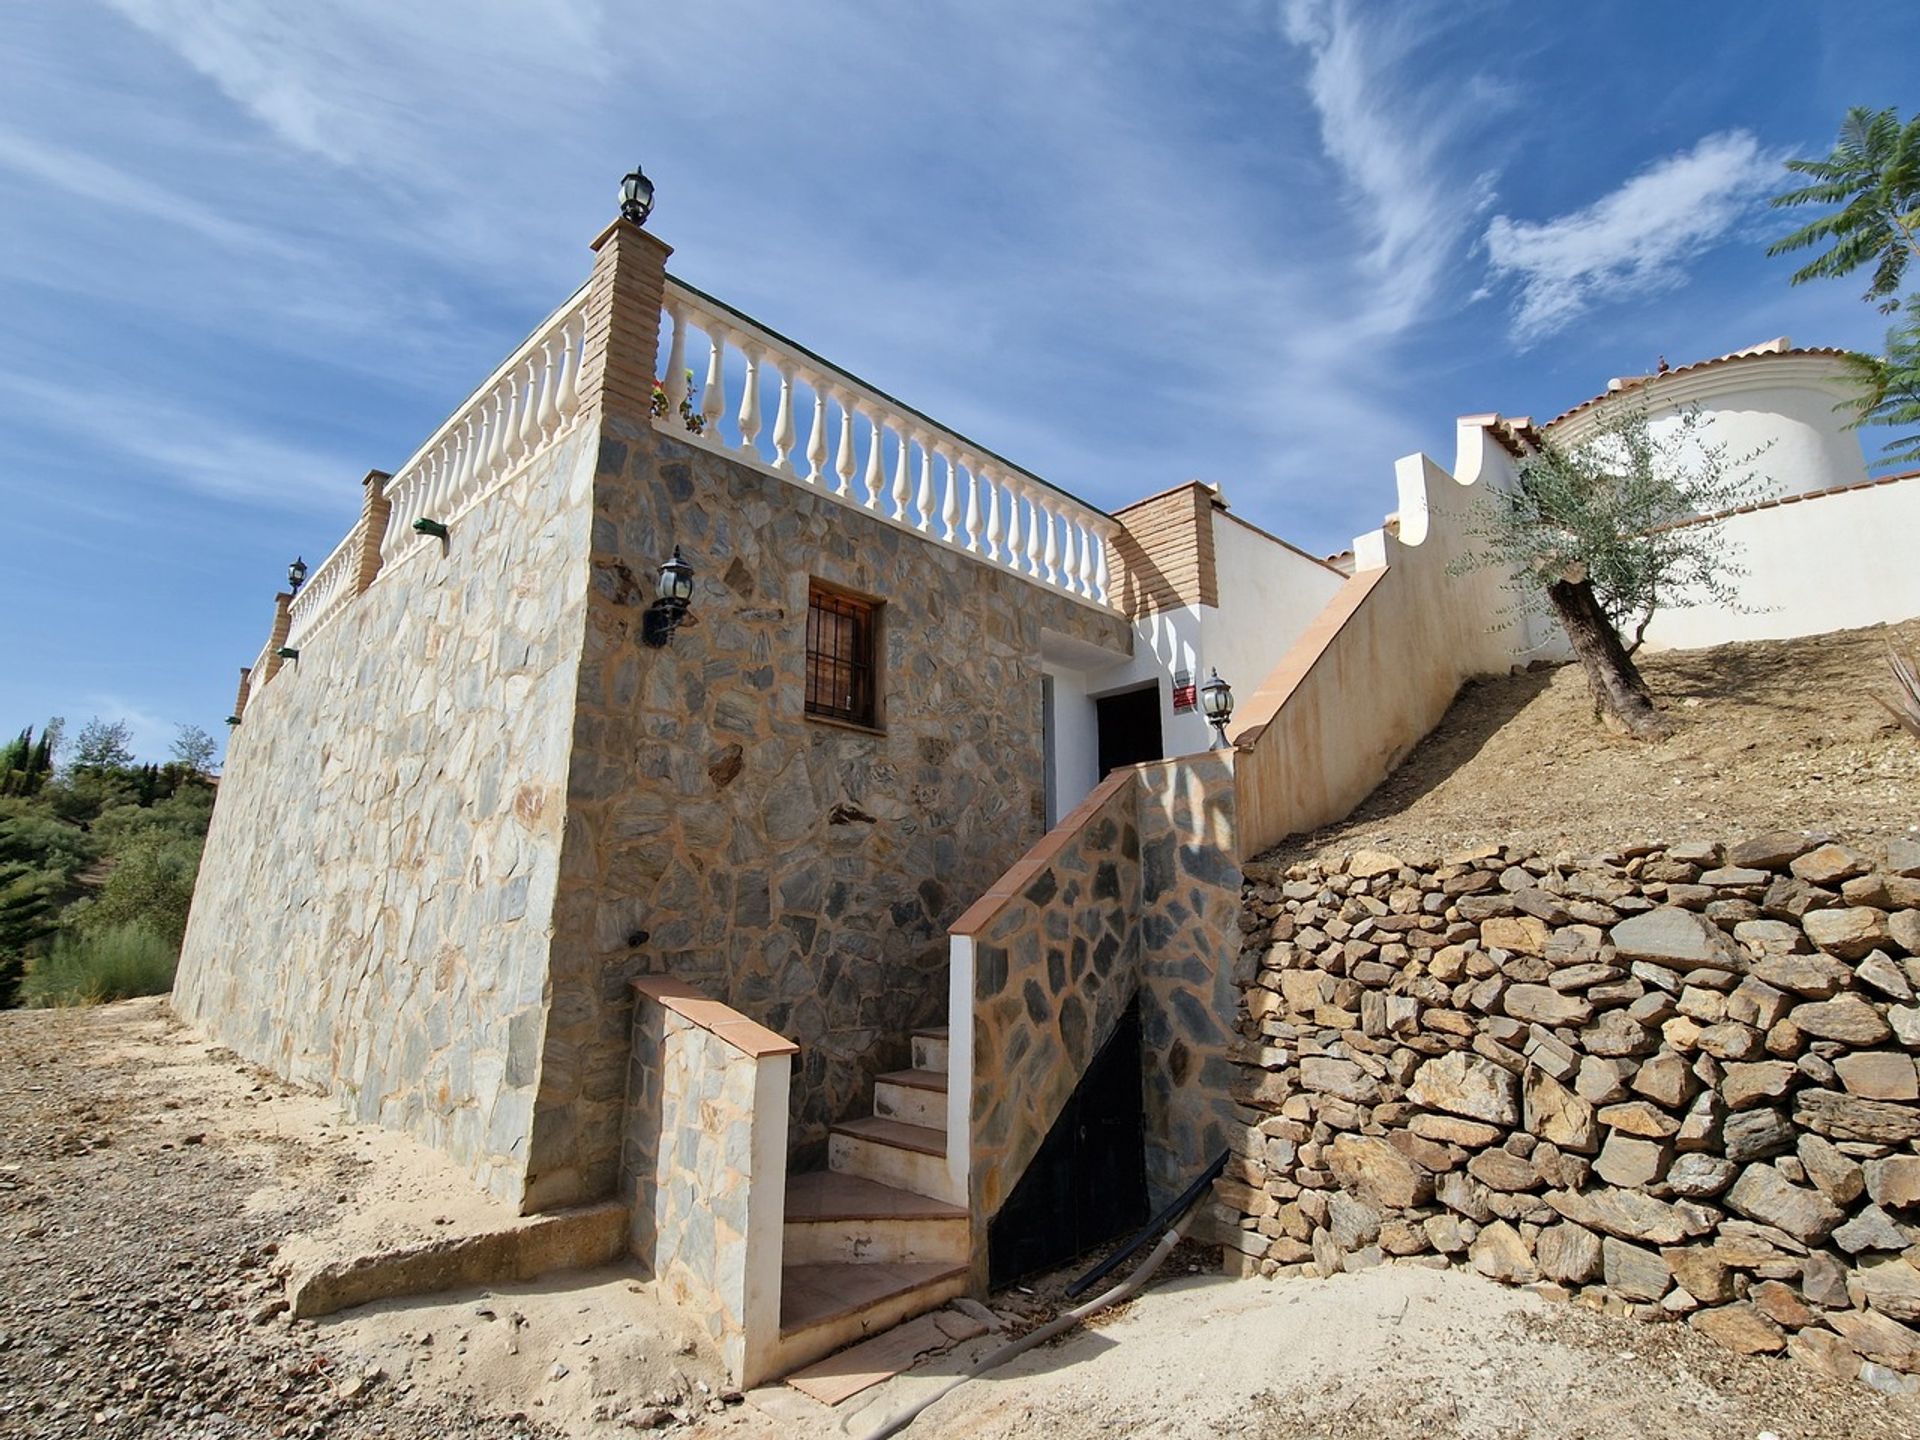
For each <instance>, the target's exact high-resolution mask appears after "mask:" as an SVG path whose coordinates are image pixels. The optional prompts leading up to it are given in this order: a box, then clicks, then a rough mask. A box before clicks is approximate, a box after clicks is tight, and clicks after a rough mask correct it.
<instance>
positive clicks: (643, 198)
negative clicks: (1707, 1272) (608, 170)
mask: <svg viewBox="0 0 1920 1440" xmlns="http://www.w3.org/2000/svg"><path fill="white" fill-rule="evenodd" d="M652 213H653V181H651V180H649V179H648V178H647V172H646V171H644V170H642V169H641V168H640V167H639V166H638V165H636V166H634V167H633V169H631V170H629V171H628V172H627V173H626V176H625V178H624V179H622V180H621V182H620V218H621V219H622V220H631V221H632V222H633V223H634V224H636V225H644V224H646V223H647V216H649V215H651V214H652Z"/></svg>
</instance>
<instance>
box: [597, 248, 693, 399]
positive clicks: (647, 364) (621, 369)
mask: <svg viewBox="0 0 1920 1440" xmlns="http://www.w3.org/2000/svg"><path fill="white" fill-rule="evenodd" d="M593 249H594V254H595V257H596V258H595V259H594V262H593V275H592V277H591V278H590V279H589V280H588V281H587V337H586V348H585V350H584V352H583V353H582V355H581V359H580V408H581V410H582V411H595V410H598V412H599V413H601V414H603V415H604V414H613V413H617V414H621V415H624V416H626V417H627V418H628V419H630V420H632V421H634V422H636V423H650V418H649V417H651V415H652V413H653V382H654V379H655V378H656V377H655V375H654V362H655V360H656V359H657V358H658V354H659V347H660V303H661V301H662V299H663V298H664V297H665V293H666V283H667V257H668V256H669V255H671V254H672V253H673V247H672V246H671V245H668V244H667V243H666V242H665V241H663V240H661V239H659V238H658V237H656V236H653V235H650V234H648V233H647V232H646V231H645V230H642V229H641V228H640V227H639V226H638V225H635V224H634V223H633V222H632V221H630V220H616V221H614V222H613V224H611V225H609V226H608V227H607V228H606V229H605V230H602V231H601V232H600V235H599V238H598V239H596V240H595V241H594V242H593Z"/></svg>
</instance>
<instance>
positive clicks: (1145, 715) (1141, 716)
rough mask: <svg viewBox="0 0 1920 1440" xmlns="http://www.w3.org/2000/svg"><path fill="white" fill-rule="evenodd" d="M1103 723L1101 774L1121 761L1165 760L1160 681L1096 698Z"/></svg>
mask: <svg viewBox="0 0 1920 1440" xmlns="http://www.w3.org/2000/svg"><path fill="white" fill-rule="evenodd" d="M1093 704H1094V711H1095V714H1096V715H1097V716H1098V719H1099V725H1100V778H1101V779H1103V780H1104V779H1106V777H1107V775H1108V773H1109V772H1110V771H1112V770H1113V769H1114V768H1115V767H1117V766H1120V765H1138V764H1139V763H1140V762H1141V761H1143V760H1164V759H1165V758H1166V753H1167V752H1166V750H1165V749H1164V748H1163V747H1162V746H1161V743H1160V685H1159V682H1158V681H1156V682H1154V683H1153V684H1151V685H1147V686H1144V687H1142V688H1141V689H1139V690H1128V691H1125V692H1124V693H1122V694H1119V695H1103V696H1101V697H1100V698H1099V699H1098V700H1095V701H1094V702H1093Z"/></svg>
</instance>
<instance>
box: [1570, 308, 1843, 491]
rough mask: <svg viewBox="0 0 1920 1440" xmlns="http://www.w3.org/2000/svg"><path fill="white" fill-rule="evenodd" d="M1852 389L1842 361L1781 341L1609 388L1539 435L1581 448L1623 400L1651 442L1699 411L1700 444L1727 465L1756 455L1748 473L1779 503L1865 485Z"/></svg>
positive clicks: (1838, 354) (1829, 352) (1831, 353)
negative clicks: (1638, 408)
mask: <svg viewBox="0 0 1920 1440" xmlns="http://www.w3.org/2000/svg"><path fill="white" fill-rule="evenodd" d="M1859 389H1860V387H1859V380H1858V378H1857V374H1856V372H1855V370H1854V368H1853V364H1852V361H1851V359H1850V356H1849V352H1848V351H1845V350H1834V349H1825V348H1821V349H1810V350H1800V349H1795V348H1794V345H1793V342H1792V341H1791V340H1790V339H1788V338H1787V337H1786V336H1785V335H1782V336H1780V337H1779V338H1777V339H1774V340H1768V341H1766V342H1765V343H1764V344H1760V345H1753V346H1749V347H1748V348H1747V349H1745V350H1736V351H1734V352H1733V353H1732V354H1731V355H1720V356H1716V357H1715V358H1713V359H1711V360H1699V361H1696V362H1694V363H1693V364H1691V365H1682V366H1681V367H1680V368H1679V369H1677V370H1669V369H1661V370H1658V371H1656V372H1655V373H1653V374H1651V375H1633V376H1628V377H1624V378H1616V379H1613V380H1609V381H1608V382H1607V388H1606V390H1605V391H1604V392H1603V393H1602V394H1599V395H1596V396H1594V397H1593V399H1591V400H1588V401H1585V402H1583V403H1581V404H1579V405H1576V406H1575V407H1574V408H1573V409H1571V410H1569V411H1567V412H1566V413H1565V414H1564V415H1561V416H1560V417H1558V418H1557V419H1555V420H1553V421H1550V422H1549V423H1548V424H1547V425H1546V426H1544V427H1543V433H1544V434H1545V435H1546V437H1547V438H1548V439H1549V440H1552V441H1554V442H1555V443H1556V444H1558V445H1560V446H1562V447H1571V446H1575V445H1578V444H1579V443H1580V442H1581V441H1582V440H1584V439H1586V438H1587V437H1588V436H1590V435H1591V434H1592V433H1593V430H1594V427H1595V422H1596V420H1597V419H1598V417H1599V414H1600V412H1601V410H1602V408H1603V407H1604V406H1605V405H1606V403H1607V402H1608V401H1611V400H1616V399H1621V398H1627V399H1629V400H1630V401H1632V402H1633V403H1637V404H1641V405H1644V406H1645V407H1646V410H1647V414H1648V418H1649V420H1650V421H1651V422H1652V426H1653V431H1654V433H1655V435H1660V434H1661V433H1662V432H1663V431H1664V432H1667V433H1671V431H1672V430H1673V429H1675V428H1677V426H1678V425H1679V424H1680V417H1681V415H1682V414H1684V413H1685V412H1686V411H1688V410H1692V409H1696V408H1697V409H1698V410H1699V412H1700V414H1701V415H1702V417H1703V418H1704V419H1705V421H1706V424H1705V425H1703V426H1702V427H1701V429H1702V435H1703V438H1704V439H1705V440H1707V441H1708V442H1709V443H1712V444H1716V445H1724V446H1725V447H1726V450H1727V454H1728V457H1729V458H1730V459H1734V460H1738V459H1739V458H1741V457H1742V456H1745V455H1750V454H1754V453H1755V452H1762V453H1760V454H1759V458H1758V459H1757V460H1756V462H1755V467H1756V469H1757V470H1758V471H1760V473H1762V474H1765V475H1766V476H1768V477H1769V479H1770V480H1771V481H1772V482H1773V487H1772V493H1771V495H1770V496H1769V497H1768V498H1772V499H1784V498H1786V497H1788V496H1804V495H1812V494H1815V493H1816V492H1819V491H1824V490H1832V489H1835V488H1836V487H1839V486H1845V485H1858V484H1860V483H1861V482H1863V481H1864V480H1866V478H1867V461H1866V455H1865V453H1864V452H1863V450H1862V448H1861V444H1860V432H1859V431H1858V430H1850V429H1848V428H1847V426H1848V423H1849V421H1851V420H1852V419H1853V413H1854V412H1853V410H1852V407H1851V405H1850V404H1849V402H1850V401H1851V400H1853V399H1854V398H1855V397H1856V396H1858V394H1859Z"/></svg>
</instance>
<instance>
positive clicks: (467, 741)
mask: <svg viewBox="0 0 1920 1440" xmlns="http://www.w3.org/2000/svg"><path fill="white" fill-rule="evenodd" d="M591 476H592V439H591V432H590V430H588V429H586V428H584V427H583V428H582V429H581V430H578V431H576V432H575V434H574V435H573V436H572V437H570V438H568V439H567V440H565V441H563V442H561V443H560V444H558V445H556V446H555V447H554V448H553V449H552V450H551V451H549V452H547V453H545V454H543V455H541V456H540V457H538V458H537V459H536V460H535V461H534V463H533V464H532V465H531V466H529V467H528V468H527V470H526V471H524V472H523V473H522V474H520V475H518V476H516V477H515V479H514V480H513V481H512V482H511V483H510V484H508V485H506V486H505V487H503V488H501V489H499V490H497V491H495V492H494V493H493V495H491V496H490V497H488V498H487V499H485V500H484V501H482V502H481V503H480V504H479V505H478V506H476V507H475V508H474V509H473V510H472V511H471V512H470V513H468V514H467V515H465V516H463V517H462V518H461V519H460V521H459V522H458V523H457V524H456V526H455V527H454V533H453V536H452V540H451V545H450V550H449V553H446V554H443V553H442V552H441V549H440V547H438V546H432V545H429V546H422V547H420V549H419V550H418V551H417V552H415V553H414V554H412V555H410V556H408V557H407V558H406V559H404V560H402V561H400V562H398V563H397V564H395V565H393V566H390V567H389V568H388V569H386V570H385V571H383V572H382V573H381V574H380V576H379V577H378V579H376V580H375V581H374V583H373V584H372V585H371V586H370V587H369V588H368V589H367V591H366V592H365V593H364V594H362V595H360V596H358V597H357V598H356V599H354V600H353V601H352V602H351V603H350V604H348V605H347V606H346V607H345V608H344V609H342V610H341V612H340V613H339V614H338V615H337V616H336V617H335V618H334V619H333V620H332V621H331V622H330V623H329V624H328V625H327V626H326V627H325V628H324V629H323V630H322V631H320V632H319V633H318V634H316V635H314V636H312V637H311V638H309V639H308V640H306V641H305V642H304V643H303V645H302V647H301V655H300V658H299V659H298V660H297V661H295V660H289V661H287V662H285V664H284V665H283V666H282V667H281V668H280V670H279V671H278V673H276V674H274V675H273V676H272V678H271V679H267V680H262V679H261V678H260V677H259V676H256V677H254V679H255V683H254V685H253V687H252V693H251V695H250V697H249V699H248V702H247V709H246V714H245V716H244V717H243V720H242V723H241V725H240V727H239V728H238V729H237V730H236V731H235V732H234V735H233V740H232V742H231V744H230V746H229V748H228V752H227V764H226V772H225V774H224V775H223V777H222V779H221V782H220V801H219V804H218V805H217V806H216V807H215V809H214V815H213V824H212V828H211V829H210V831H209V832H208V836H207V845H206V851H205V856H204V859H203V860H202V862H201V868H200V879H199V884H198V888H197V889H196V890H195V892H194V900H193V913H192V916H191V918H190V920H189V922H188V925H187V933H186V940H185V944H184V945H183V947H182V950H181V956H180V968H179V975H178V979H177V981H176V983H175V988H174V1005H175V1008H176V1009H177V1010H178V1011H179V1012H180V1014H181V1015H182V1016H183V1017H184V1018H185V1019H187V1020H189V1021H190V1022H192V1023H193V1024H195V1025H197V1026H199V1027H200V1028H201V1029H202V1030H203V1031H205V1032H206V1033H207V1034H209V1035H210V1036H212V1037H213V1038H215V1039H217V1040H219V1041H221V1042H222V1043H224V1044H226V1045H230V1046H232V1047H233V1049H234V1050H236V1051H238V1052H239V1053H240V1054H241V1055H243V1056H245V1057H246V1058H247V1059H249V1060H253V1061H255V1062H258V1063H260V1064H263V1065H266V1066H268V1067H270V1068H271V1069H273V1070H274V1071H276V1072H277V1073H279V1074H282V1075H285V1076H287V1077H288V1078H289V1079H292V1080H295V1081H300V1082H305V1083H312V1084H316V1085H319V1086H321V1087H323V1088H324V1089H326V1090H327V1091H328V1092H329V1093H331V1094H332V1095H333V1096H335V1097H336V1098H337V1099H339V1100H340V1101H341V1102H342V1103H343V1104H344V1105H345V1106H346V1107H347V1109H349V1110H350V1111H351V1112H352V1113H354V1114H355V1115H356V1116H357V1117H358V1118H359V1119H361V1120H363V1121H369V1122H376V1123H379V1124H381V1125H385V1126H389V1127H391V1128H396V1129H404V1130H407V1131H410V1132H411V1133H413V1134H414V1135H416V1136H418V1137H419V1138H421V1139H422V1140H424V1141H425V1142H426V1143H427V1144H429V1145H432V1146H434V1147H436V1148H438V1149H441V1150H444V1151H446V1152H447V1153H448V1154H450V1155H452V1156H453V1157H454V1158H455V1159H456V1160H458V1161H460V1162H461V1163H462V1164H464V1165H466V1166H467V1167H468V1168H469V1169H470V1170H471V1172H472V1173H473V1175H474V1177H475V1178H476V1180H478V1181H479V1182H480V1183H481V1184H482V1185H483V1186H485V1187H486V1188H487V1189H488V1190H489V1191H491V1192H492V1193H493V1194H494V1195H496V1196H498V1197H499V1198H500V1199H502V1200H505V1201H507V1202H509V1203H512V1204H519V1203H521V1202H522V1201H523V1199H524V1193H525V1183H526V1172H527V1167H528V1147H527V1138H528V1131H529V1128H530V1125H531V1121H532V1115H533V1102H534V1093H535V1086H536V1082H537V1080H538V1071H539V1066H540V1063H541V1040H542V1035H543V1031H544V1028H545V1024H546V1014H547V997H546V986H547V975H548V946H549V939H550V935H551V928H550V924H549V920H550V917H551V915H552V912H553V901H554V893H555V888H556V884H557V876H558V862H559V855H560V835H561V823H562V812H563V807H564V802H565V796H566V784H567V761H568V752H569V750H570V748H571V742H572V734H571V731H572V715H573V702H574V688H575V674H576V671H577V660H578V654H579V648H580V636H581V630H582V625H583V612H584V608H585V591H586V575H587V558H586V557H587V546H588V540H589V515H588V500H589V494H590V491H589V485H588V482H589V481H590V479H591Z"/></svg>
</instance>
